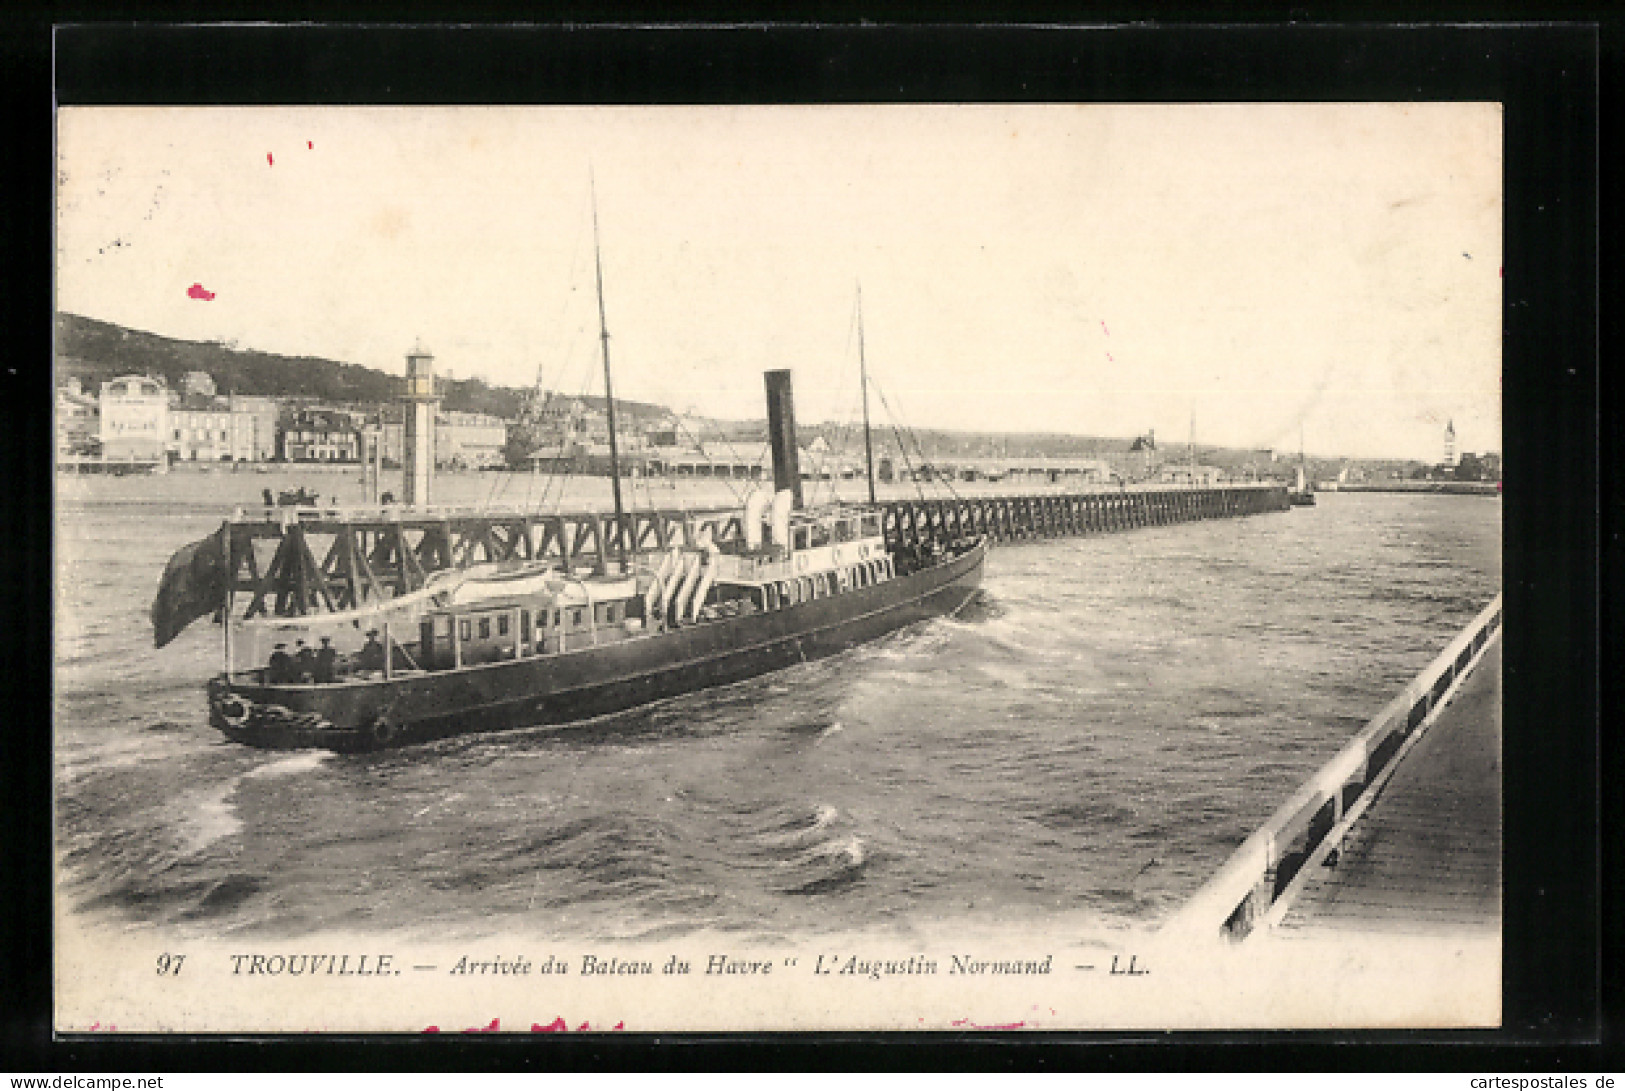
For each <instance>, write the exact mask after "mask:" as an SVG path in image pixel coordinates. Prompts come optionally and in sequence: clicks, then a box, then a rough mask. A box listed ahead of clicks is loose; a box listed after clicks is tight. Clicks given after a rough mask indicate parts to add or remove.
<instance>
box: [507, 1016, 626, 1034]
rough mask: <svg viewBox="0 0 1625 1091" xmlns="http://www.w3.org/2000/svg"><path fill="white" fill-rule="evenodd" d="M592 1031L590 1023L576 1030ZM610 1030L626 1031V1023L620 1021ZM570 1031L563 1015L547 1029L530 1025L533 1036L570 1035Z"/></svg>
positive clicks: (540, 1025)
mask: <svg viewBox="0 0 1625 1091" xmlns="http://www.w3.org/2000/svg"><path fill="white" fill-rule="evenodd" d="M591 1029H592V1024H591V1023H590V1022H583V1023H582V1024H581V1025H580V1026H579V1027H577V1028H576V1032H577V1033H580V1032H581V1031H584V1030H591ZM609 1029H610V1030H625V1029H626V1021H625V1020H624V1019H623V1020H622V1021H620V1022H619V1023H616V1024H615V1025H614V1026H612V1027H610V1028H609ZM569 1031H570V1025H569V1024H568V1023H566V1022H565V1021H564V1016H562V1015H561V1016H559V1017H558V1018H557V1019H555V1020H553V1021H552V1022H551V1023H549V1024H547V1025H546V1026H545V1027H544V1026H542V1024H540V1023H532V1024H531V1025H530V1032H531V1033H532V1034H567V1033H569Z"/></svg>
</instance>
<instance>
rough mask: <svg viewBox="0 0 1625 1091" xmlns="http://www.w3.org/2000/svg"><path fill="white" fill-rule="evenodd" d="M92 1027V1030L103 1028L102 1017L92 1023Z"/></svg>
mask: <svg viewBox="0 0 1625 1091" xmlns="http://www.w3.org/2000/svg"><path fill="white" fill-rule="evenodd" d="M90 1029H91V1030H101V1029H102V1021H101V1020H100V1019H98V1020H96V1021H95V1022H94V1023H92V1024H90Z"/></svg>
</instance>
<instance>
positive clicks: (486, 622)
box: [480, 617, 491, 640]
mask: <svg viewBox="0 0 1625 1091" xmlns="http://www.w3.org/2000/svg"><path fill="white" fill-rule="evenodd" d="M480 639H481V640H490V639H491V619H490V618H488V617H482V618H480Z"/></svg>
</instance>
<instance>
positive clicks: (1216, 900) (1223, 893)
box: [1164, 595, 1501, 940]
mask: <svg viewBox="0 0 1625 1091" xmlns="http://www.w3.org/2000/svg"><path fill="white" fill-rule="evenodd" d="M1500 626H1501V596H1500V595H1496V596H1495V598H1494V599H1493V600H1492V601H1491V602H1490V604H1489V605H1488V606H1486V607H1485V608H1484V609H1483V611H1482V612H1481V613H1480V614H1479V615H1478V617H1477V618H1475V619H1474V620H1473V622H1472V624H1470V625H1468V626H1467V627H1466V628H1465V629H1463V630H1462V631H1461V632H1460V633H1459V634H1458V635H1457V636H1456V638H1455V639H1454V640H1452V641H1451V642H1450V643H1449V644H1448V645H1446V647H1445V649H1444V651H1442V652H1440V653H1439V656H1438V658H1436V659H1434V661H1433V662H1432V663H1430V664H1429V665H1428V667H1427V668H1426V669H1425V670H1423V671H1422V673H1420V674H1418V675H1417V676H1416V678H1415V679H1413V680H1412V681H1411V683H1410V685H1408V686H1406V687H1405V689H1404V690H1403V691H1401V692H1400V694H1399V696H1397V697H1395V698H1394V699H1393V700H1392V701H1390V702H1389V703H1388V705H1387V706H1386V707H1385V708H1383V710H1382V711H1381V712H1379V713H1378V714H1377V716H1376V718H1375V719H1373V720H1372V721H1371V722H1370V723H1369V724H1367V725H1366V727H1365V728H1364V729H1363V730H1361V731H1360V733H1359V734H1357V735H1355V736H1354V738H1352V739H1350V740H1349V742H1348V745H1346V746H1345V747H1343V749H1342V750H1341V751H1339V752H1338V754H1337V756H1336V757H1334V758H1332V759H1331V760H1330V761H1329V762H1327V763H1326V764H1325V765H1324V766H1322V767H1321V769H1320V770H1319V772H1317V773H1316V774H1315V775H1314V776H1312V777H1310V778H1309V780H1308V781H1307V782H1306V783H1305V784H1304V785H1303V786H1302V787H1301V788H1299V789H1298V790H1297V792H1295V793H1294V794H1293V795H1292V797H1291V798H1290V799H1288V800H1287V801H1286V802H1285V803H1284V804H1282V805H1281V807H1280V808H1279V809H1278V810H1277V811H1276V812H1275V813H1274V814H1273V815H1272V816H1271V817H1270V819H1269V821H1267V822H1265V823H1264V825H1263V826H1262V827H1261V828H1259V829H1258V831H1257V832H1255V833H1254V834H1253V835H1252V836H1251V837H1249V838H1247V840H1245V841H1243V842H1242V843H1241V846H1240V847H1239V848H1237V849H1236V851H1235V852H1234V853H1233V854H1232V855H1231V856H1230V859H1229V860H1227V861H1226V862H1225V863H1224V866H1223V867H1221V868H1220V869H1219V871H1218V873H1217V874H1215V875H1214V876H1213V878H1212V879H1210V880H1209V881H1208V883H1207V885H1206V886H1204V887H1203V888H1202V889H1201V890H1199V891H1197V893H1196V895H1195V896H1194V897H1193V898H1191V900H1190V901H1189V902H1187V903H1186V904H1185V906H1184V907H1183V908H1182V909H1181V910H1180V911H1179V913H1178V914H1177V915H1176V916H1175V917H1174V918H1173V919H1172V920H1170V921H1169V923H1168V924H1167V925H1166V926H1165V927H1164V931H1169V932H1184V933H1192V934H1199V933H1207V934H1216V935H1219V936H1222V937H1226V938H1229V939H1234V940H1240V939H1244V938H1246V937H1247V936H1248V935H1249V934H1250V933H1251V932H1252V931H1253V930H1254V929H1255V928H1257V927H1259V926H1260V925H1261V924H1262V925H1265V926H1269V925H1273V924H1275V923H1277V922H1278V921H1279V919H1280V917H1281V915H1282V914H1283V913H1284V912H1285V909H1286V906H1287V904H1288V903H1289V902H1290V900H1291V898H1292V896H1293V895H1295V894H1296V892H1297V889H1298V888H1299V887H1300V886H1301V885H1302V881H1303V879H1304V877H1305V876H1307V875H1308V874H1311V870H1310V869H1311V868H1312V867H1313V866H1315V865H1316V864H1317V863H1318V862H1320V861H1322V860H1324V859H1325V858H1326V855H1327V854H1328V853H1330V852H1331V851H1333V850H1335V849H1336V848H1337V847H1338V846H1339V845H1340V844H1341V843H1342V840H1343V836H1344V834H1345V833H1346V832H1347V831H1348V829H1349V827H1350V826H1351V825H1352V824H1353V822H1354V821H1355V820H1356V819H1357V818H1358V817H1359V816H1360V814H1361V813H1363V812H1364V810H1365V808H1366V807H1367V806H1368V805H1369V804H1370V803H1371V801H1372V800H1373V799H1374V798H1376V796H1377V794H1378V792H1379V791H1380V790H1381V788H1382V785H1383V784H1384V783H1386V782H1387V780H1388V778H1389V777H1390V776H1391V775H1392V774H1393V771H1394V769H1395V768H1396V767H1397V766H1398V764H1399V760H1400V758H1401V757H1402V756H1403V755H1404V753H1405V751H1407V750H1408V749H1409V748H1410V747H1411V745H1412V744H1414V743H1415V742H1416V740H1417V739H1418V738H1420V737H1421V735H1422V734H1423V732H1425V731H1426V730H1427V727H1428V725H1429V724H1430V723H1432V721H1433V718H1434V716H1435V715H1436V714H1437V713H1438V711H1439V709H1440V708H1442V707H1443V705H1444V704H1445V702H1446V701H1447V700H1448V699H1449V696H1450V694H1451V692H1452V690H1453V689H1454V688H1455V687H1456V686H1457V685H1459V684H1460V683H1461V680H1462V679H1464V678H1465V677H1466V676H1467V675H1468V673H1470V672H1471V670H1472V668H1473V666H1474V665H1475V664H1476V663H1477V662H1478V659H1479V657H1480V656H1481V655H1482V654H1483V651H1484V647H1485V645H1486V644H1488V643H1489V641H1490V639H1491V637H1493V636H1494V635H1495V633H1496V632H1497V631H1498V630H1499V628H1500Z"/></svg>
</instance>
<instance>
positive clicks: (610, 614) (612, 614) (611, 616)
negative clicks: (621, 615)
mask: <svg viewBox="0 0 1625 1091" xmlns="http://www.w3.org/2000/svg"><path fill="white" fill-rule="evenodd" d="M618 605H619V604H618V603H614V602H612V603H610V604H609V605H608V606H606V607H604V617H605V618H607V619H608V620H609V622H610V623H611V624H613V623H614V622H615V619H616V607H617V606H618Z"/></svg>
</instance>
